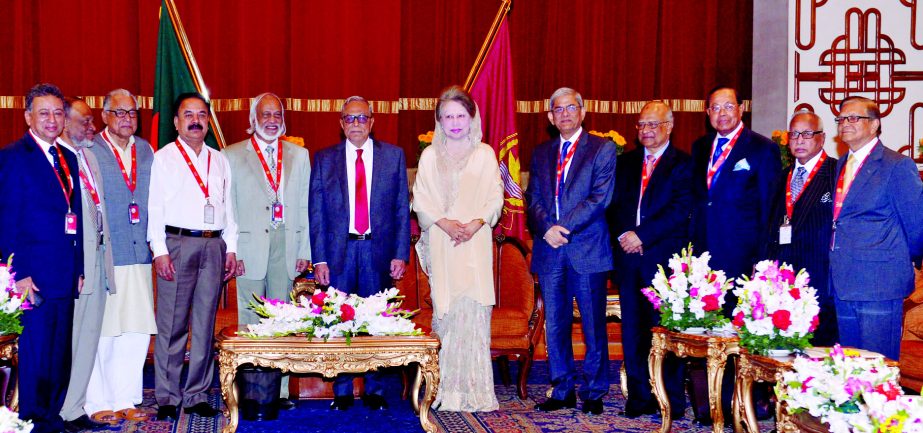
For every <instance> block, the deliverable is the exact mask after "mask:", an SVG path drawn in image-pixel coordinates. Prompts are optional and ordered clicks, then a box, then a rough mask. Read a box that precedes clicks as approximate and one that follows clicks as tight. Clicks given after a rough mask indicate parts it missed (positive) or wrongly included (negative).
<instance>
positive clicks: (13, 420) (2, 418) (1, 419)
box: [0, 406, 32, 433]
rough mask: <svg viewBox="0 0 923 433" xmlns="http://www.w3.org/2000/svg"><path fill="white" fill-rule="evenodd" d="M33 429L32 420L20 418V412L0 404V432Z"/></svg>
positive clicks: (27, 431) (23, 432) (25, 432)
mask: <svg viewBox="0 0 923 433" xmlns="http://www.w3.org/2000/svg"><path fill="white" fill-rule="evenodd" d="M31 431H32V421H27V420H21V419H19V414H17V413H16V412H13V411H11V410H9V409H8V408H7V407H6V406H0V432H3V433H29V432H31Z"/></svg>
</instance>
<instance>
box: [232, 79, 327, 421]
mask: <svg viewBox="0 0 923 433" xmlns="http://www.w3.org/2000/svg"><path fill="white" fill-rule="evenodd" d="M284 115H285V110H284V108H283V107H282V100H281V99H280V98H279V97H278V96H276V95H274V94H272V93H263V94H261V95H259V96H257V97H256V98H254V99H253V102H252V103H251V105H250V128H249V129H247V133H249V134H252V135H251V136H250V138H248V139H246V140H244V141H241V142H239V143H235V144H233V145H231V146H228V147H227V148H225V149H224V150H223V151H222V152H223V153H224V154H225V156H227V158H228V161H229V162H230V165H231V173H232V175H233V177H234V182H232V184H231V194H232V195H233V197H234V201H235V202H236V203H240V206H237V207H235V209H234V210H235V218H236V219H237V224H238V227H239V231H240V237H239V239H238V245H239V247H238V259H239V260H238V262H237V317H238V323H240V324H241V325H245V324H254V323H258V322H259V317H258V316H257V315H256V314H255V313H254V312H253V311H252V310H250V309H248V308H247V306H248V305H249V304H250V301H252V300H253V296H254V295H256V296H265V297H267V298H272V299H282V300H287V299H288V298H289V292H290V291H291V289H292V281H293V280H294V279H295V277H296V276H297V275H298V274H299V273H301V272H304V271H305V270H307V269H308V263H309V261H310V260H311V244H310V239H309V236H308V184H309V180H310V176H311V162H310V159H309V157H308V151H307V150H306V149H304V148H302V147H300V146H298V145H296V144H294V143H290V142H287V141H281V140H279V137H281V136H282V135H283V134H284V133H285V117H284ZM285 379H286V380H283V381H282V392H281V398H280V400H279V406H280V408H283V409H291V408H293V407H294V405H293V404H292V403H291V401H290V400H289V399H288V380H287V377H286V378H285Z"/></svg>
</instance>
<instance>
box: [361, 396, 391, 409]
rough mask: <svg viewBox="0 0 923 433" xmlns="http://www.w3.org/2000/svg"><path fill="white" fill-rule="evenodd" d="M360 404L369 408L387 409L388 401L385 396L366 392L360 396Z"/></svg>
mask: <svg viewBox="0 0 923 433" xmlns="http://www.w3.org/2000/svg"><path fill="white" fill-rule="evenodd" d="M362 404H363V405H365V407H367V408H369V409H370V410H387V409H388V402H387V401H385V398H384V397H382V396H380V395H377V394H368V395H366V396H365V397H362Z"/></svg>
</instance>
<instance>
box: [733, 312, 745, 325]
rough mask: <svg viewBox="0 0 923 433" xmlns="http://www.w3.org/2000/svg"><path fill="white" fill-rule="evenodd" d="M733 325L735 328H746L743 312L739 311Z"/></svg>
mask: <svg viewBox="0 0 923 433" xmlns="http://www.w3.org/2000/svg"><path fill="white" fill-rule="evenodd" d="M731 323H733V324H734V326H736V327H738V328H743V326H744V312H743V311H738V312H737V314H735V315H734V320H733V321H732V322H731Z"/></svg>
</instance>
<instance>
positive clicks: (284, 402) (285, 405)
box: [276, 398, 295, 410]
mask: <svg viewBox="0 0 923 433" xmlns="http://www.w3.org/2000/svg"><path fill="white" fill-rule="evenodd" d="M276 405H278V406H279V410H292V409H294V408H295V402H294V401H291V400H289V399H287V398H279V399H278V400H276Z"/></svg>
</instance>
